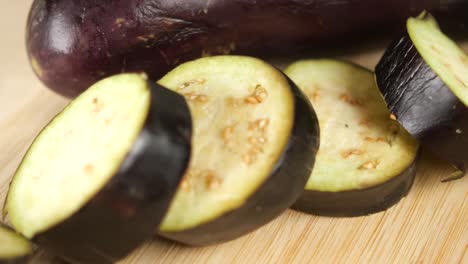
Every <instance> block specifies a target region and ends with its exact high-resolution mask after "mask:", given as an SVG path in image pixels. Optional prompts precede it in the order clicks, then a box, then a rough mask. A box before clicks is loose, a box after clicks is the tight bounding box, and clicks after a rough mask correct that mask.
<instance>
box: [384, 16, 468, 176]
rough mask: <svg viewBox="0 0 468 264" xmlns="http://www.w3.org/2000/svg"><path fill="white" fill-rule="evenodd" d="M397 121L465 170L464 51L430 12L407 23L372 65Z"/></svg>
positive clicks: (467, 86) (467, 76)
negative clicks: (441, 27)
mask: <svg viewBox="0 0 468 264" xmlns="http://www.w3.org/2000/svg"><path fill="white" fill-rule="evenodd" d="M376 80H377V83H378V86H379V89H380V91H381V92H382V94H383V95H384V97H385V100H386V102H387V104H388V107H389V108H390V111H391V112H392V113H393V114H394V115H395V116H396V117H397V118H398V121H399V122H400V123H401V124H402V125H403V127H405V128H406V129H407V130H408V131H409V132H410V133H411V134H412V135H414V136H416V137H418V138H420V139H421V142H422V144H423V145H425V146H427V147H428V148H429V149H431V150H432V151H433V152H434V153H435V154H436V155H438V156H440V157H442V158H444V159H447V160H448V161H450V162H452V163H453V164H454V165H455V166H456V167H457V168H458V169H460V170H461V171H462V172H463V173H464V172H465V171H466V168H467V162H468V152H467V151H466V150H467V149H468V136H467V135H468V130H467V128H468V119H467V116H468V108H467V106H468V56H467V54H466V53H465V52H464V51H463V50H462V49H461V48H460V47H458V46H457V44H456V43H455V42H453V41H452V40H451V39H449V38H448V37H447V36H446V35H444V33H442V32H441V30H440V29H439V26H438V24H437V22H436V20H435V19H434V18H433V17H432V16H431V15H430V14H428V13H423V14H421V15H420V16H419V17H417V18H410V19H408V22H407V33H405V34H404V35H403V36H402V37H400V38H399V39H397V40H396V41H394V42H393V43H392V44H391V45H390V47H389V48H388V49H387V51H386V52H385V54H384V56H383V58H382V59H381V61H380V62H379V64H378V65H377V67H376Z"/></svg>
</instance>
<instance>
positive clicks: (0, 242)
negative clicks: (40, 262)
mask: <svg viewBox="0 0 468 264" xmlns="http://www.w3.org/2000/svg"><path fill="white" fill-rule="evenodd" d="M32 252H33V249H32V246H31V244H30V243H29V241H28V240H26V239H25V238H24V237H22V236H21V235H19V234H17V233H16V232H15V231H13V230H11V229H10V228H8V227H6V226H4V225H2V224H0V264H21V263H27V260H28V259H29V257H30V255H31V254H32Z"/></svg>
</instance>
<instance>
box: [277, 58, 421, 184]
mask: <svg viewBox="0 0 468 264" xmlns="http://www.w3.org/2000/svg"><path fill="white" fill-rule="evenodd" d="M285 72H286V74H287V75H288V76H289V77H290V78H291V79H292V80H293V81H294V82H295V83H296V84H297V85H298V86H299V87H300V88H301V89H302V91H303V92H304V93H305V95H306V96H308V97H309V99H310V100H311V103H312V105H313V106H314V108H315V111H316V113H317V116H318V119H319V125H320V149H319V151H318V154H317V156H316V162H315V166H314V170H313V172H312V174H311V176H310V178H309V181H308V182H307V185H306V190H315V191H329V192H340V191H348V190H356V189H364V188H368V187H371V186H375V185H378V184H380V183H384V182H386V181H388V180H390V179H391V178H392V177H395V176H398V175H399V174H400V173H402V172H403V171H404V170H405V169H406V168H408V167H409V166H410V164H411V163H413V161H414V160H415V157H416V152H417V148H418V145H417V143H416V141H415V140H414V139H412V138H411V136H410V135H409V134H408V133H407V132H406V131H404V129H403V128H402V127H400V125H399V124H398V122H396V121H395V120H392V119H391V118H390V112H389V111H388V110H387V108H386V106H385V102H384V100H383V98H382V96H381V95H380V93H379V91H378V89H377V87H376V85H375V82H374V78H373V74H372V73H371V72H370V71H367V70H365V69H363V68H360V67H358V66H354V65H351V64H348V63H345V62H340V61H334V60H306V61H299V62H296V63H294V64H292V65H291V66H290V67H289V68H288V69H286V71H285ZM395 128H396V129H395ZM392 131H397V132H392Z"/></svg>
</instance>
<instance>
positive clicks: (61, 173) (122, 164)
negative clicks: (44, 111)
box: [5, 74, 191, 263]
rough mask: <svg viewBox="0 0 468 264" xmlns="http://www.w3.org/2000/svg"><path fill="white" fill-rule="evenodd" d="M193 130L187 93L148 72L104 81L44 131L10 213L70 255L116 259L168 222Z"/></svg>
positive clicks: (17, 182)
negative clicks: (164, 84)
mask: <svg viewBox="0 0 468 264" xmlns="http://www.w3.org/2000/svg"><path fill="white" fill-rule="evenodd" d="M190 137H191V118H190V112H189V109H188V106H187V105H186V103H185V100H184V98H183V97H182V96H180V95H178V94H176V93H173V92H171V91H169V90H167V89H165V88H162V87H160V86H158V85H156V84H150V83H149V82H148V81H147V80H146V75H142V74H122V75H117V76H113V77H110V78H108V79H105V80H103V81H100V82H98V83H96V84H95V85H93V86H92V87H91V88H90V89H89V90H88V91H87V92H85V93H84V94H82V95H81V96H80V97H78V98H77V99H76V100H74V101H73V102H72V103H71V104H70V105H69V106H67V107H66V108H65V110H64V111H63V112H62V113H60V114H59V115H58V116H57V117H56V118H55V119H54V120H53V121H52V122H51V123H50V124H49V125H48V126H47V127H46V128H45V129H44V130H43V131H42V132H41V133H40V135H39V136H38V137H37V138H36V140H35V141H34V143H33V144H32V145H31V147H30V149H29V150H28V152H27V154H26V156H25V157H24V160H23V161H22V163H21V165H20V167H19V169H18V170H17V172H16V174H15V176H14V178H13V181H12V184H11V188H10V190H9V193H8V198H7V202H6V208H5V212H8V215H9V218H10V220H11V223H12V225H13V226H14V227H15V229H16V230H17V231H18V232H20V233H21V234H22V235H24V236H25V237H27V238H29V239H34V241H35V242H37V243H38V245H39V246H41V247H43V248H48V249H50V250H52V251H55V253H57V254H59V255H61V256H63V257H64V258H65V259H67V260H69V261H71V262H80V263H111V262H114V261H116V260H118V259H120V258H122V257H124V256H125V255H126V254H128V253H129V252H130V251H131V250H133V249H134V248H136V247H137V246H138V245H140V243H142V242H143V241H145V240H146V239H149V238H150V237H151V234H152V232H153V231H154V229H156V228H157V226H158V225H159V223H160V221H161V219H162V218H163V216H164V214H165V212H166V210H167V207H168V206H169V202H170V200H171V199H172V196H173V194H174V192H175V190H176V188H177V185H178V184H179V181H180V179H181V178H182V176H183V174H184V171H185V170H186V168H187V166H188V161H189V154H190Z"/></svg>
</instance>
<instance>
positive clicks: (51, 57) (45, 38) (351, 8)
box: [26, 0, 465, 97]
mask: <svg viewBox="0 0 468 264" xmlns="http://www.w3.org/2000/svg"><path fill="white" fill-rule="evenodd" d="M464 2H465V1H464V0H458V1H450V3H449V4H446V3H441V2H440V1H413V2H408V1H406V0H398V1H394V0H386V1H378V2H377V1H372V0H345V1H332V2H330V1H315V0H307V1H296V0H262V1H254V2H252V1H250V0H242V1H226V0H213V1H202V0H177V1H173V0H169V1H168V0H144V1H141V0H128V1H120V0H102V1H95V0H35V1H34V3H33V5H32V8H31V12H30V14H29V19H28V23H27V33H26V45H27V50H28V54H29V58H30V61H31V64H32V67H33V69H34V71H35V73H36V75H37V76H38V77H39V79H40V80H41V81H42V82H43V83H44V84H45V85H46V86H48V87H49V88H51V89H53V90H55V91H56V92H58V93H60V94H62V95H66V96H69V97H74V96H76V95H78V94H80V93H81V92H82V91H84V90H85V89H86V88H87V87H89V86H90V85H91V84H93V83H94V82H96V81H98V80H100V79H102V78H104V77H106V76H109V75H112V74H116V73H120V72H131V71H143V72H146V73H148V75H149V76H150V78H152V79H159V77H161V76H162V75H164V74H165V73H166V72H167V71H169V70H170V69H172V68H174V67H175V66H176V65H178V64H180V63H182V62H186V61H189V60H192V59H195V58H199V57H200V56H203V55H210V54H212V55H214V54H228V53H236V54H253V53H255V52H256V51H262V52H267V51H273V52H274V53H275V54H277V53H278V52H279V51H280V50H282V51H288V50H291V49H295V48H297V47H304V46H305V47H307V48H309V49H310V47H326V46H328V45H330V44H332V43H348V42H347V40H351V39H361V36H362V35H364V34H365V33H375V32H382V31H383V29H386V28H396V27H397V26H398V25H401V24H402V23H403V21H404V19H406V18H407V17H408V16H410V15H414V14H417V13H419V12H421V11H422V10H423V9H428V10H432V11H439V13H440V14H441V16H442V15H443V16H444V17H448V18H450V19H453V18H454V17H455V19H454V20H455V21H456V23H455V25H457V26H458V25H459V24H462V23H461V22H462V21H463V19H464V15H465V14H464V13H463V14H462V15H460V14H459V13H460V11H459V10H460V6H461V5H463V4H464ZM453 14H455V15H454V16H451V15H453ZM392 25H393V26H392Z"/></svg>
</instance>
